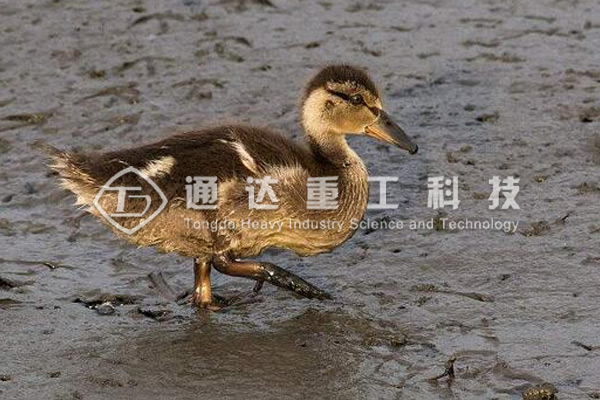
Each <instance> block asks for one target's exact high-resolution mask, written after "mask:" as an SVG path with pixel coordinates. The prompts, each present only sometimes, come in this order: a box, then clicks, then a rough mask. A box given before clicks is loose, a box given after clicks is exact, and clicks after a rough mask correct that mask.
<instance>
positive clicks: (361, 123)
mask: <svg viewBox="0 0 600 400" xmlns="http://www.w3.org/2000/svg"><path fill="white" fill-rule="evenodd" d="M302 124H303V125H304V128H305V130H306V132H307V133H308V135H309V138H310V139H311V140H313V141H317V142H318V143H326V142H327V141H331V140H333V139H335V138H343V136H344V135H346V134H355V135H366V136H369V137H373V138H375V139H378V140H381V141H384V142H387V143H391V144H393V145H395V146H397V147H400V148H401V149H404V150H406V151H408V152H409V153H410V154H415V153H416V152H417V151H418V149H419V147H418V146H417V145H416V144H415V143H413V141H412V140H411V139H410V138H409V137H408V135H407V134H406V133H405V132H404V131H403V130H402V128H400V127H399V126H398V125H397V124H396V123H395V122H394V121H393V119H392V118H391V117H390V115H389V114H388V113H386V112H385V110H384V109H383V105H382V103H381V98H380V96H379V90H378V89H377V87H376V86H375V84H374V83H373V81H372V80H371V78H369V76H368V75H367V74H366V73H365V72H364V71H363V70H361V69H359V68H355V67H352V66H349V65H330V66H328V67H325V68H324V69H322V70H321V71H320V72H319V73H318V74H317V75H315V76H314V77H313V78H312V79H311V80H310V82H309V83H308V86H307V88H306V91H305V94H304V98H303V103H302Z"/></svg>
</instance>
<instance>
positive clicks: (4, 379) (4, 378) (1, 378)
mask: <svg viewBox="0 0 600 400" xmlns="http://www.w3.org/2000/svg"><path fill="white" fill-rule="evenodd" d="M0 381H2V382H8V381H12V375H8V374H2V375H0Z"/></svg>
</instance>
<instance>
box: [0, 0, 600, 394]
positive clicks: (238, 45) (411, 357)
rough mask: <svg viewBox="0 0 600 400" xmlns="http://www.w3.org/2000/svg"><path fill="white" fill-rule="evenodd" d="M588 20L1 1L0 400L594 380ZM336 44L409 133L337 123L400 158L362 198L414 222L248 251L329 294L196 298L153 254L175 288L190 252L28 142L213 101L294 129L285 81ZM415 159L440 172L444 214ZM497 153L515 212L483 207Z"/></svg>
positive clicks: (153, 134) (580, 390)
mask: <svg viewBox="0 0 600 400" xmlns="http://www.w3.org/2000/svg"><path fill="white" fill-rule="evenodd" d="M598 43H600V8H599V6H598V3H597V2H595V1H592V0H572V1H568V0H554V1H547V0H542V1H524V2H506V1H493V0H466V1H457V0H455V1H441V0H428V1H416V0H413V1H399V2H395V1H384V0H373V1H368V2H341V1H320V2H304V1H303V2H300V1H289V2H284V1H280V0H271V1H264V0H262V1H250V0H247V1H245V0H227V1H217V0H213V1H200V0H181V1H172V2H161V1H156V0H149V1H144V2H142V1H130V0H119V1H107V0H97V1H93V2H90V1H83V0H79V1H77V0H76V1H66V0H47V1H46V0H43V1H22V2H16V1H9V0H0V49H1V50H2V51H1V52H0V332H1V334H0V354H1V358H0V360H1V362H0V398H6V399H31V398H45V399H46V398H47V399H104V398H114V399H128V400H131V399H147V398H178V399H192V398H194V399H197V398H202V397H204V398H206V397H208V398H217V397H223V398H331V399H335V398H339V399H354V398H356V399H360V398H385V399H387V398H390V399H393V398H400V397H401V398H407V399H432V398H461V399H492V398H493V399H519V398H522V396H523V394H524V393H525V394H526V395H527V396H529V395H531V396H533V395H536V393H538V392H539V393H541V392H542V391H543V390H546V391H549V390H550V389H548V388H552V390H555V389H556V390H558V393H557V396H558V398H560V399H583V398H598V397H600V373H599V372H598V371H600V352H599V350H598V349H599V348H600V343H599V339H598V331H599V329H600V323H599V322H598V315H599V307H598V300H599V295H598V279H599V278H600V273H599V272H598V269H599V268H600V261H599V260H600V254H599V253H598V240H599V238H600V221H599V220H598V215H599V210H600V207H599V205H598V204H599V199H600V197H599V196H600V191H598V185H599V184H600V182H599V174H598V172H599V165H600V162H599V160H600V146H599V145H598V143H600V140H599V139H598V137H599V136H598V128H599V125H598V124H599V123H600V119H599V116H598V115H599V114H598V109H599V107H600V103H599V101H598V86H599V84H600V67H599V65H600V58H599V56H598ZM331 61H347V62H352V63H355V64H358V65H362V66H364V67H366V68H368V70H369V71H370V73H371V74H372V75H373V76H374V78H375V80H376V81H377V82H379V83H380V85H381V88H382V91H383V93H384V95H385V98H386V105H387V108H388V111H389V112H390V113H391V114H392V115H394V116H395V117H396V119H397V120H398V121H399V122H401V125H402V126H403V127H404V128H405V130H406V131H407V132H408V133H409V134H410V135H411V136H413V137H414V138H415V140H416V142H417V143H418V144H419V147H420V149H421V151H420V153H419V155H417V156H413V157H411V156H408V155H406V153H403V152H401V151H399V150H397V149H393V148H388V147H387V146H385V145H382V144H380V143H376V142H373V141H369V140H366V139H363V138H352V140H351V143H352V145H353V147H354V148H355V149H356V150H357V151H358V153H359V154H360V155H361V156H362V157H363V159H364V160H365V162H366V164H367V166H368V168H369V170H370V172H371V174H373V175H398V176H399V177H400V182H399V183H398V184H394V185H391V184H390V190H389V191H388V192H389V197H388V202H390V203H400V204H401V206H400V208H399V209H398V210H386V211H385V212H375V211H371V212H369V214H368V217H369V218H372V219H375V218H378V219H379V220H383V219H387V220H403V221H409V220H423V221H430V220H431V221H432V225H431V226H432V227H431V228H429V227H425V228H423V229H374V228H373V229H371V228H366V229H361V230H360V231H359V232H357V234H356V235H355V236H354V237H353V238H352V239H351V240H350V241H348V242H347V243H346V244H345V245H344V246H342V247H341V248H339V249H337V250H336V251H335V252H333V253H331V254H326V255H322V256H318V257H314V258H307V259H298V258H297V257H295V256H293V255H291V254H288V253H285V252H272V253H270V254H267V255H265V257H264V258H265V259H267V260H269V261H271V262H274V263H277V264H278V265H281V266H283V267H286V268H289V269H290V271H293V272H294V273H296V274H299V275H300V276H302V277H304V278H306V279H307V280H309V281H310V282H312V283H314V284H316V285H318V286H319V287H321V288H323V289H324V290H326V291H327V292H329V293H331V294H333V295H334V297H335V299H334V300H332V301H324V302H319V301H316V300H306V299H299V298H296V297H294V296H293V294H291V293H289V292H285V291H283V290H280V289H276V288H274V287H272V286H269V285H265V287H264V289H263V291H262V292H261V294H260V295H259V296H257V297H254V298H252V296H251V294H250V293H251V289H252V286H253V282H249V281H244V280H240V279H231V278H228V277H224V276H219V275H218V274H215V275H216V276H215V281H214V282H215V286H216V288H215V291H216V293H217V294H220V295H222V296H226V297H228V296H234V295H236V296H240V297H242V298H248V299H249V300H251V301H247V302H245V304H242V305H237V306H234V307H230V308H228V310H227V311H226V312H221V313H216V314H208V315H207V314H203V313H196V312H195V311H194V310H192V309H190V308H189V307H188V306H187V305H186V304H184V303H185V302H181V301H179V302H178V301H176V300H175V299H173V296H165V295H164V290H160V288H157V287H155V285H153V284H152V281H151V279H150V278H149V277H148V274H149V273H151V272H155V273H159V272H160V273H162V275H163V276H164V279H165V280H166V281H167V282H168V285H169V287H170V288H171V289H172V291H173V293H174V294H179V293H181V292H183V291H185V290H189V289H190V286H191V284H192V281H193V278H192V264H191V261H190V260H187V259H182V258H179V257H176V256H172V255H160V254H156V253H155V252H154V251H153V250H151V249H135V248H132V247H130V246H128V245H126V244H124V243H122V242H120V241H119V240H117V239H116V238H115V237H114V236H113V235H112V234H111V233H109V231H108V230H107V229H106V228H104V227H103V226H101V225H100V224H99V223H98V222H97V221H94V220H92V219H91V218H89V217H86V216H83V215H82V214H81V212H80V211H77V210H76V209H75V208H74V207H72V202H73V198H72V197H71V196H70V195H68V194H67V193H65V192H63V191H62V190H60V189H58V188H57V186H56V182H55V179H54V178H53V177H52V176H49V175H48V172H47V169H46V168H45V167H44V165H43V163H44V161H43V158H42V156H41V155H40V154H39V153H38V152H37V151H36V150H35V149H33V148H32V144H33V143H34V142H35V141H36V140H40V139H42V140H44V141H45V142H48V143H51V144H53V145H55V146H59V147H66V148H69V147H71V148H80V149H97V150H109V149H116V148H120V147H124V146H132V145H136V144H138V143H142V142H148V141H151V140H155V139H158V138H161V137H163V136H164V135H166V134H169V133H172V132H175V131H182V130H185V129H189V128H191V127H195V126H203V125H206V124H208V123H213V122H219V121H223V120H227V121H231V120H241V121H244V122H253V123H258V124H266V125H270V126H273V127H277V128H279V129H280V130H282V131H285V132H288V133H289V135H290V137H294V138H299V137H301V135H302V133H301V131H300V128H299V125H298V114H297V111H296V105H297V98H298V91H299V88H300V87H301V86H302V84H303V83H304V81H305V79H306V78H307V77H309V76H310V75H311V74H312V73H313V72H314V71H315V70H316V69H317V68H319V67H320V66H322V65H324V64H326V63H328V62H331ZM435 175H445V176H452V175H457V176H459V179H460V201H461V203H460V205H459V208H458V209H457V210H451V209H449V210H448V209H446V210H445V217H444V216H440V214H438V212H437V211H434V210H432V209H429V208H427V188H426V187H427V177H428V176H435ZM494 175H499V176H503V177H504V176H508V175H513V176H515V177H519V178H520V179H521V182H520V193H519V195H518V197H517V201H518V203H519V205H520V207H521V210H519V211H515V210H506V211H502V210H494V211H490V210H488V204H489V202H488V200H487V198H488V196H489V190H490V187H489V185H488V180H489V179H491V178H492V176H494ZM372 196H373V198H374V199H377V196H378V193H377V191H376V190H375V191H374V193H373V194H372ZM565 216H568V217H565ZM440 218H448V219H449V220H453V221H462V220H489V219H492V218H494V219H497V220H504V221H514V222H518V223H519V229H518V230H517V232H516V233H514V234H510V233H505V232H502V231H498V230H487V231H481V230H460V229H454V230H452V229H444V228H443V227H442V226H441V224H440V223H439V221H440ZM436 221H437V222H436ZM451 361H452V362H451ZM450 362H451V363H450ZM450 366H451V367H452V374H450V373H449V368H450ZM433 378H439V379H433Z"/></svg>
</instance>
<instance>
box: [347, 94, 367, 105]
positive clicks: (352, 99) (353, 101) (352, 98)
mask: <svg viewBox="0 0 600 400" xmlns="http://www.w3.org/2000/svg"><path fill="white" fill-rule="evenodd" d="M348 101H349V102H350V104H352V105H354V106H358V105H359V104H364V100H363V97H362V96H361V95H360V94H355V95H354V96H350V98H349V99H348Z"/></svg>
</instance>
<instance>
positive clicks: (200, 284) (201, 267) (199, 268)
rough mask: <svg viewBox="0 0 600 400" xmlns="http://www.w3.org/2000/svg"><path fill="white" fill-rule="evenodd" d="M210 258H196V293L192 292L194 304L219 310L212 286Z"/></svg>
mask: <svg viewBox="0 0 600 400" xmlns="http://www.w3.org/2000/svg"><path fill="white" fill-rule="evenodd" d="M210 268H211V266H210V260H204V259H200V258H196V259H195V260H194V293H193V294H192V305H194V306H196V307H200V308H206V309H208V310H211V311H218V310H219V309H220V307H219V306H217V305H216V304H214V303H213V297H212V292H211V287H210Z"/></svg>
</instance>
